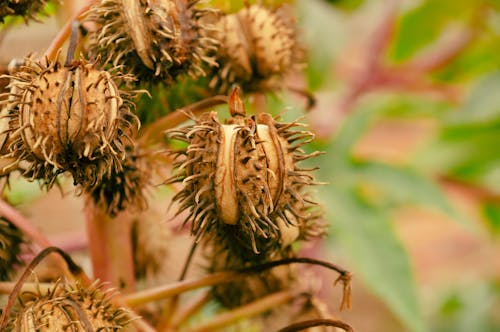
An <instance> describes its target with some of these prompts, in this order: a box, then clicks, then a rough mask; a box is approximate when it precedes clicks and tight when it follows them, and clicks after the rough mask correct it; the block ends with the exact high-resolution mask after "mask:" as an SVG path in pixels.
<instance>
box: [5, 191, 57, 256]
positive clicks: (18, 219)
mask: <svg viewBox="0 0 500 332" xmlns="http://www.w3.org/2000/svg"><path fill="white" fill-rule="evenodd" d="M0 215H1V216H3V217H4V218H5V219H7V220H8V221H10V222H11V223H12V224H13V225H14V226H16V227H17V228H19V229H20V230H21V232H23V234H24V235H26V236H27V237H28V238H29V239H30V240H32V241H33V242H34V243H35V244H36V245H38V246H39V247H40V248H46V247H50V246H51V245H52V244H51V243H50V241H49V240H48V239H47V238H46V237H45V235H43V234H42V233H41V232H40V231H39V230H38V229H37V228H36V227H34V226H33V224H32V223H31V222H30V221H29V220H28V219H26V217H25V216H23V215H22V214H21V213H20V212H19V211H18V210H16V209H15V208H14V207H12V206H11V205H10V204H8V203H7V202H5V201H4V200H2V199H0Z"/></svg>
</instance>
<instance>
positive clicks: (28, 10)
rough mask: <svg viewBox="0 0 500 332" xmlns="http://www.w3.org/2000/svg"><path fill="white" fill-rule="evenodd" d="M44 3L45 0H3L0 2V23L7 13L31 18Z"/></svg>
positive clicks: (45, 2)
mask: <svg viewBox="0 0 500 332" xmlns="http://www.w3.org/2000/svg"><path fill="white" fill-rule="evenodd" d="M46 4H47V1H46V0H4V1H2V3H1V4H0V23H3V20H4V18H5V17H6V16H9V15H16V16H23V17H24V19H28V18H33V15H34V14H36V13H37V12H39V11H40V10H42V9H43V8H44V7H45V5H46Z"/></svg>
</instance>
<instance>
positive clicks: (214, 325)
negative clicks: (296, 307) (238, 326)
mask: <svg viewBox="0 0 500 332" xmlns="http://www.w3.org/2000/svg"><path fill="white" fill-rule="evenodd" d="M300 295H309V294H305V293H300V292H297V291H293V290H285V291H281V292H277V293H274V294H271V295H268V296H266V297H263V298H261V299H258V300H257V301H254V302H251V303H249V304H246V305H244V306H241V307H239V308H236V309H233V310H231V311H228V312H224V313H222V314H219V315H217V316H215V317H213V318H212V319H211V320H210V321H208V322H206V323H202V324H199V325H198V326H196V327H194V328H192V329H188V330H187V331H188V332H209V331H218V330H219V329H221V328H223V327H225V326H228V325H231V324H233V323H235V322H237V321H239V320H242V319H248V318H251V317H254V316H257V315H259V314H262V313H264V312H267V311H270V310H272V309H274V308H276V307H277V306H279V305H282V304H285V303H288V302H290V301H292V300H293V299H295V298H297V297H298V296H300Z"/></svg>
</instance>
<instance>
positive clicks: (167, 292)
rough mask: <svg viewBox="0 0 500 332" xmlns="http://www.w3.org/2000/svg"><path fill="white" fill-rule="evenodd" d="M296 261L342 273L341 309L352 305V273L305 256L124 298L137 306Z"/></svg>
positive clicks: (206, 277)
mask: <svg viewBox="0 0 500 332" xmlns="http://www.w3.org/2000/svg"><path fill="white" fill-rule="evenodd" d="M294 263H300V264H312V265H320V266H323V267H326V268H328V269H331V270H334V271H337V272H338V273H339V274H340V277H339V278H338V279H337V280H336V281H335V284H337V283H338V282H341V283H342V284H343V287H344V292H343V297H342V302H341V309H342V308H344V307H347V308H349V307H350V306H351V300H350V298H351V288H350V281H351V277H352V274H351V273H350V272H349V271H347V270H345V269H343V268H341V267H340V266H338V265H335V264H332V263H329V262H324V261H320V260H317V259H313V258H305V257H296V258H286V259H282V260H277V261H273V262H268V263H264V264H259V265H256V266H250V267H247V268H243V269H240V270H236V271H224V272H216V273H212V274H210V275H207V276H203V277H201V278H197V279H188V280H183V281H180V282H177V283H174V284H169V285H164V286H160V287H155V288H150V289H146V290H143V291H139V292H136V293H133V294H129V295H125V296H124V299H125V300H126V302H127V303H128V305H130V306H136V305H140V304H144V303H148V302H152V301H157V300H161V299H164V298H167V297H171V296H174V295H178V294H182V293H184V292H187V291H190V290H194V289H198V288H202V287H208V286H214V285H218V284H222V283H228V282H232V281H235V280H237V279H241V278H246V277H248V275H249V274H255V273H259V272H262V271H265V270H268V269H272V268H274V267H278V266H281V265H288V264H294Z"/></svg>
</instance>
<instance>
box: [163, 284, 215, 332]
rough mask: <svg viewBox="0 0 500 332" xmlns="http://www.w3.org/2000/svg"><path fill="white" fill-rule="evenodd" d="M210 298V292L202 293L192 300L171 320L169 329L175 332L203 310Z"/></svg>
mask: <svg viewBox="0 0 500 332" xmlns="http://www.w3.org/2000/svg"><path fill="white" fill-rule="evenodd" d="M211 298H212V294H211V293H210V292H204V293H202V294H200V295H199V296H198V297H196V298H195V299H194V300H192V302H190V303H188V304H187V305H186V306H185V307H183V308H181V309H180V310H179V311H178V312H177V313H176V314H175V316H174V318H173V319H172V322H171V323H170V329H171V330H173V331H175V330H177V329H178V327H179V326H181V325H182V324H183V323H184V322H186V321H187V320H188V319H189V318H190V317H192V316H193V315H194V314H195V313H197V312H198V311H199V310H200V309H201V308H203V306H204V305H205V304H207V303H208V301H210V299H211Z"/></svg>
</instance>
